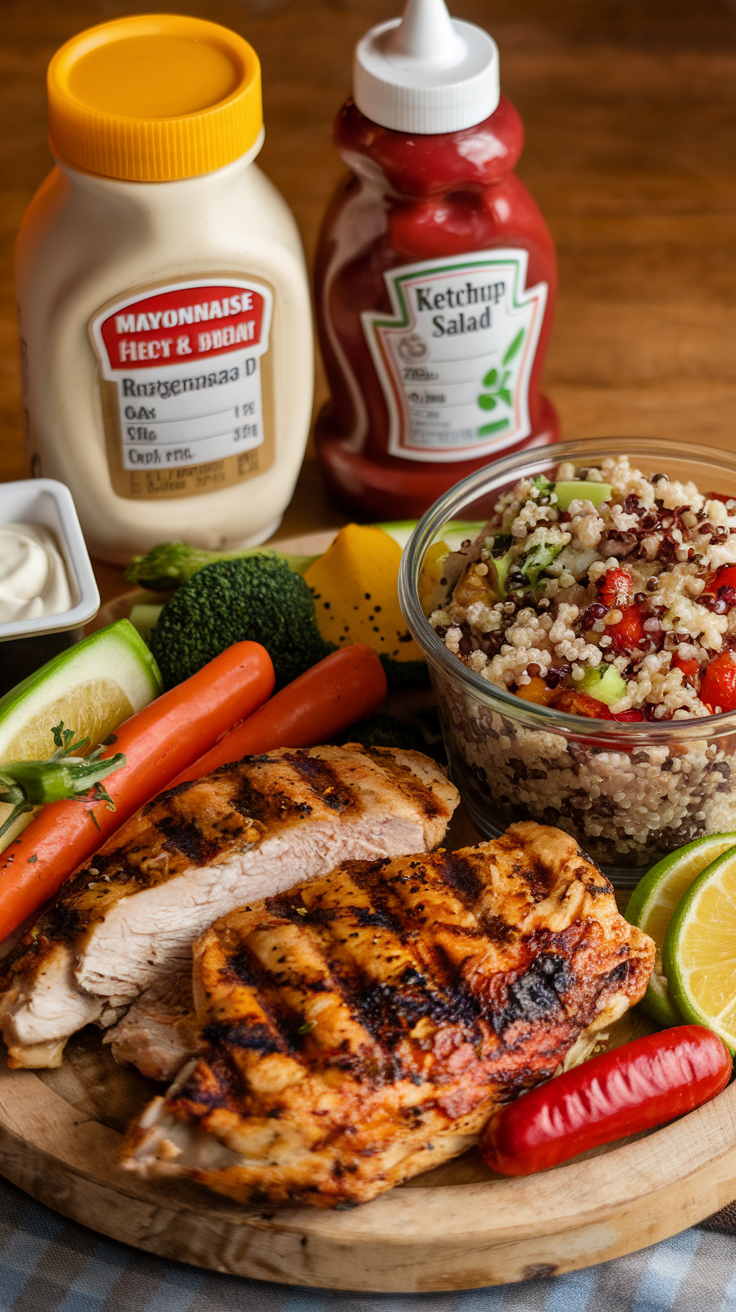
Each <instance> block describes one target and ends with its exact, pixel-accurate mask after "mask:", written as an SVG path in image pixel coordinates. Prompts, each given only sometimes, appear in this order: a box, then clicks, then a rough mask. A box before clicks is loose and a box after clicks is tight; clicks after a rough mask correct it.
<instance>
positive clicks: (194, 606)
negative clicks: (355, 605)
mask: <svg viewBox="0 0 736 1312" xmlns="http://www.w3.org/2000/svg"><path fill="white" fill-rule="evenodd" d="M246 639H250V640H251V641H253V642H260V643H262V644H263V646H264V647H265V648H266V650H267V652H268V653H269V655H270V657H271V660H272V661H273V664H274V669H275V671H276V687H277V688H282V687H283V686H284V684H286V683H290V682H291V680H292V679H295V678H296V677H297V675H299V674H303V673H304V671H305V670H306V669H308V668H309V666H310V665H315V664H316V662H317V661H319V660H322V658H323V657H324V656H326V655H328V653H329V652H330V651H331V650H332V648H331V647H330V646H328V645H327V644H326V643H325V642H324V640H323V638H322V637H321V636H320V632H319V629H318V628H317V619H316V616H315V611H314V600H313V598H312V594H311V592H310V590H309V588H308V587H307V584H306V583H305V582H304V579H303V578H302V577H301V575H299V574H295V573H294V572H293V571H292V570H290V569H289V566H288V565H287V563H286V561H285V560H283V559H281V557H279V556H277V555H275V554H273V553H271V554H264V553H263V552H261V553H260V554H259V555H256V556H247V557H241V558H240V559H238V560H220V561H217V562H216V563H215V564H214V565H205V567H204V569H201V570H199V572H198V573H197V574H195V575H194V577H193V578H191V579H190V580H189V582H188V583H184V584H182V586H181V587H180V588H179V589H178V591H177V592H175V593H174V595H173V597H172V598H171V601H169V602H167V604H166V605H165V606H164V609H163V611H162V612H161V616H160V618H159V620H158V623H157V624H156V627H155V628H154V630H153V632H152V634H151V638H150V647H151V651H152V652H153V653H154V655H155V657H156V660H157V661H158V664H159V668H160V670H161V674H162V677H163V681H164V687H165V688H173V687H174V685H175V684H177V683H181V682H182V681H183V680H184V679H188V678H189V677H190V675H192V674H195V673H196V672H197V670H201V668H202V666H203V665H206V664H207V662H208V661H211V660H213V659H214V657H215V656H218V655H219V653H220V652H221V651H224V650H225V648H226V647H230V646H232V644H233V643H234V642H243V641H245V640H246Z"/></svg>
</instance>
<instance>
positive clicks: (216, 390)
mask: <svg viewBox="0 0 736 1312" xmlns="http://www.w3.org/2000/svg"><path fill="white" fill-rule="evenodd" d="M48 101H49V120H50V144H51V150H52V152H53V154H54V156H55V158H56V160H57V166H56V168H54V170H53V172H52V173H51V174H50V176H49V177H48V178H47V179H46V181H45V182H44V183H43V185H42V187H41V188H40V190H39V191H38V193H37V194H36V196H35V198H34V199H33V201H32V202H31V205H30V207H29V209H28V211H27V213H26V216H25V218H24V220H23V224H22V227H21V231H20V235H19V239H18V249H17V266H16V267H17V295H18V303H19V310H20V331H21V345H22V357H23V374H24V394H25V405H26V415H27V433H28V444H29V450H30V458H31V468H32V472H33V474H34V475H36V476H40V475H44V476H50V477H52V478H57V479H60V480H61V481H62V482H64V483H66V484H67V485H68V486H69V488H70V489H71V491H72V494H73V496H74V500H75V502H76V506H77V510H78V513H79V518H80V520H81V523H82V527H83V529H84V532H85V536H86V538H87V542H88V546H89V548H90V551H91V552H92V554H94V555H96V556H99V557H101V558H103V559H106V560H110V561H116V562H125V561H126V560H128V559H129V558H130V556H131V554H132V553H134V552H140V551H147V550H149V549H150V548H151V547H152V546H155V545H156V544H157V543H160V542H165V541H168V540H170V539H176V538H183V539H185V540H186V541H188V542H190V543H192V544H194V545H196V546H201V547H206V548H217V547H222V546H238V545H250V544H255V543H258V542H262V541H264V540H265V539H266V538H268V537H269V536H270V535H271V534H272V533H273V531H274V530H275V529H276V528H277V527H278V524H279V522H280V520H281V516H282V514H283V512H284V509H285V507H286V505H287V503H288V501H289V499H290V497H291V494H292V491H293V487H294V483H295V481H296V477H297V474H298V472H299V467H300V464H301V460H302V456H303V453H304V447H305V444H306V439H307V434H308V429H309V421H310V415H311V406H312V386H313V354H312V352H313V348H312V326H311V315H310V304H309V289H308V280H307V274H306V268H305V264H304V256H303V251H302V247H301V242H300V239H299V234H298V232H297V228H296V224H295V222H294V219H293V217H292V215H291V213H290V211H289V209H288V207H287V205H286V203H285V201H284V200H283V198H282V197H281V195H280V194H279V192H278V191H277V190H276V189H275V187H274V186H273V185H272V184H271V183H270V182H269V181H268V179H267V178H266V177H265V176H264V175H263V173H261V172H260V170H259V169H258V167H257V166H256V164H255V163H254V160H255V158H256V156H257V154H258V152H259V150H260V149H261V145H262V143H263V136H264V132H263V113H262V105H261V81H260V65H259V61H258V57H257V55H256V53H255V51H254V50H253V49H252V47H251V46H250V45H249V44H248V43H247V42H246V41H244V40H243V39H242V37H240V36H238V35H236V34H235V33H234V32H231V31H229V30H228V29H226V28H224V27H220V26H218V25H217V24H215V23H210V22H206V21H204V20H202V19H197V18H188V17H181V16H176V15H170V14H163V15H142V16H137V17H130V18H121V19H117V20H115V21H113V22H109V23H103V24H102V25H101V26H99V27H94V28H91V29H89V30H88V31H86V32H82V33H81V34H80V35H79V36H76V37H74V38H73V39H72V40H71V41H68V42H67V43H66V45H64V46H62V47H61V49H60V50H59V51H57V53H56V55H55V56H54V58H53V59H52V61H51V64H50V66H49V71H48Z"/></svg>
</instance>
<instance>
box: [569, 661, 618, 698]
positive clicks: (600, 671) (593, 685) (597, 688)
mask: <svg viewBox="0 0 736 1312" xmlns="http://www.w3.org/2000/svg"><path fill="white" fill-rule="evenodd" d="M575 687H576V688H577V689H578V690H579V691H580V692H585V693H587V694H588V696H589V697H595V699H596V701H598V702H605V704H606V706H613V703H614V702H619V701H620V700H621V698H622V697H624V696H625V695H626V680H625V679H624V678H623V677H622V676H621V675H620V674H619V672H618V670H617V669H616V667H615V665H599V666H597V668H596V669H595V670H590V669H588V670H586V671H585V673H584V674H583V677H582V679H580V680H579V682H577V683H576V684H575Z"/></svg>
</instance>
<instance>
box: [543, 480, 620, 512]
mask: <svg viewBox="0 0 736 1312" xmlns="http://www.w3.org/2000/svg"><path fill="white" fill-rule="evenodd" d="M552 491H553V492H554V493H555V495H556V496H557V508H558V510H567V508H568V506H569V505H570V502H571V501H575V500H578V501H592V503H593V505H594V506H599V505H600V504H601V502H602V501H610V499H611V484H610V483H586V482H584V481H583V480H578V481H576V482H570V483H555V484H554V486H553V488H552Z"/></svg>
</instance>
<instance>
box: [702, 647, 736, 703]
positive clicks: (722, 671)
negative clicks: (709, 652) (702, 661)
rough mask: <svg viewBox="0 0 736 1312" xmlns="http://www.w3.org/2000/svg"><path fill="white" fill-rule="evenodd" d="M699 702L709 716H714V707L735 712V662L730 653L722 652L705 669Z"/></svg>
mask: <svg viewBox="0 0 736 1312" xmlns="http://www.w3.org/2000/svg"><path fill="white" fill-rule="evenodd" d="M700 700H701V702H705V704H706V706H707V707H708V710H709V711H710V713H711V715H715V713H716V707H718V708H720V710H721V711H736V660H734V659H733V655H732V653H731V652H730V651H722V652H721V654H720V655H719V656H715V657H714V658H713V660H712V661H711V663H710V665H709V666H708V667H707V668H706V671H705V674H704V675H703V678H702V681H701V684H700Z"/></svg>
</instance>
